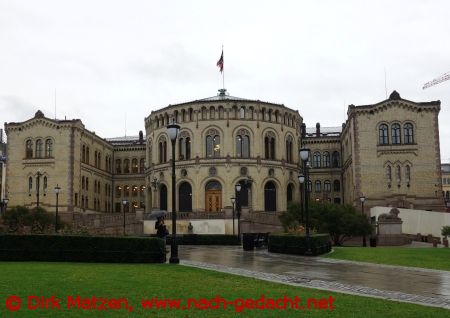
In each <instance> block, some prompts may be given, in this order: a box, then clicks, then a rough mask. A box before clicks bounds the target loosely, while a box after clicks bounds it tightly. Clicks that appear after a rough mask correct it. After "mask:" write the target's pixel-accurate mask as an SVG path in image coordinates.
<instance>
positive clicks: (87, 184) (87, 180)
mask: <svg viewBox="0 0 450 318" xmlns="http://www.w3.org/2000/svg"><path fill="white" fill-rule="evenodd" d="M86 190H89V178H88V177H86Z"/></svg>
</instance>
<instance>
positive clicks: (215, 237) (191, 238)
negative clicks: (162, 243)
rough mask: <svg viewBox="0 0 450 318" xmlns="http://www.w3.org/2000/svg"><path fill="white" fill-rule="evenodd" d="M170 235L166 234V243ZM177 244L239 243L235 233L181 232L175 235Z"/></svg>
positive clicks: (169, 241) (170, 237)
mask: <svg viewBox="0 0 450 318" xmlns="http://www.w3.org/2000/svg"><path fill="white" fill-rule="evenodd" d="M171 242H172V236H171V235H168V236H167V244H171ZM177 243H178V245H240V244H241V243H240V242H239V239H238V237H237V235H224V234H182V235H177Z"/></svg>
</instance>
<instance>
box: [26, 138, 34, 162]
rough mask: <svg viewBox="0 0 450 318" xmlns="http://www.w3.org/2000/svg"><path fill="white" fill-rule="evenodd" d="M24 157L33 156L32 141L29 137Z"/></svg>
mask: <svg viewBox="0 0 450 318" xmlns="http://www.w3.org/2000/svg"><path fill="white" fill-rule="evenodd" d="M25 158H27V159H30V158H33V141H31V140H30V139H29V140H27V142H26V147H25Z"/></svg>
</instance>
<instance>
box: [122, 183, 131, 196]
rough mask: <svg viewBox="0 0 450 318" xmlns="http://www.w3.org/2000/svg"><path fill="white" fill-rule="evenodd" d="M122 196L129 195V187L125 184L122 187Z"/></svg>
mask: <svg viewBox="0 0 450 318" xmlns="http://www.w3.org/2000/svg"><path fill="white" fill-rule="evenodd" d="M123 196H124V197H125V198H128V197H129V196H130V187H129V186H127V185H125V186H124V187H123Z"/></svg>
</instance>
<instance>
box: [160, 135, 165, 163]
mask: <svg viewBox="0 0 450 318" xmlns="http://www.w3.org/2000/svg"><path fill="white" fill-rule="evenodd" d="M158 147H159V163H164V162H166V161H167V141H166V138H165V137H161V138H160V139H159V143H158Z"/></svg>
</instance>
